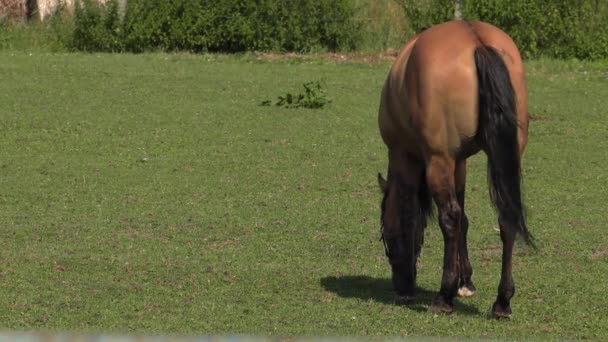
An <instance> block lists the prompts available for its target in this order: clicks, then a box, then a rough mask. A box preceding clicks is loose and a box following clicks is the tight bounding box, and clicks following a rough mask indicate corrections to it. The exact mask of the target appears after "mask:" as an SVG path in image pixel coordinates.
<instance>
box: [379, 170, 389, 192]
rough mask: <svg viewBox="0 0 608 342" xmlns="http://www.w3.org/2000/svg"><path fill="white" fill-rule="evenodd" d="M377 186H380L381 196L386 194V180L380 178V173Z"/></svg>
mask: <svg viewBox="0 0 608 342" xmlns="http://www.w3.org/2000/svg"><path fill="white" fill-rule="evenodd" d="M378 185H379V186H380V191H382V193H383V194H384V193H386V186H387V185H386V180H385V179H384V178H382V174H381V173H380V172H378Z"/></svg>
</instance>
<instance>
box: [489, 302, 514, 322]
mask: <svg viewBox="0 0 608 342" xmlns="http://www.w3.org/2000/svg"><path fill="white" fill-rule="evenodd" d="M511 315H512V312H511V307H510V306H507V307H503V306H501V305H499V304H498V303H494V305H492V310H491V311H490V318H494V319H509V318H511Z"/></svg>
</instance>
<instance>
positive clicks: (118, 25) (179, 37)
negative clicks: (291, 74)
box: [72, 0, 360, 52]
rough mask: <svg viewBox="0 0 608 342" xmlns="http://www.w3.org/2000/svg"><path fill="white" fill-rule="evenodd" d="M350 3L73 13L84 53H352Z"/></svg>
mask: <svg viewBox="0 0 608 342" xmlns="http://www.w3.org/2000/svg"><path fill="white" fill-rule="evenodd" d="M354 14H355V10H354V6H353V5H352V3H351V1H350V0H295V1H282V0H129V1H128V3H127V8H126V13H125V15H124V19H123V20H122V21H121V20H120V16H119V15H118V6H117V3H116V1H115V0H112V1H111V2H109V3H107V4H106V5H105V6H103V5H95V4H93V3H92V2H91V0H87V1H85V2H84V4H83V6H78V7H77V9H76V11H75V16H74V21H75V30H74V39H73V44H72V45H73V47H74V48H76V49H78V50H83V51H121V50H124V51H131V52H143V51H149V50H162V51H177V50H185V51H192V52H201V51H210V52H240V51H252V50H262V51H270V50H272V51H296V52H307V51H311V50H331V51H335V50H353V49H355V48H356V47H357V44H358V41H359V37H360V34H359V26H358V25H357V24H356V22H355V20H353V18H354Z"/></svg>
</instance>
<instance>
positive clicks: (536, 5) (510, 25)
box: [395, 0, 608, 60]
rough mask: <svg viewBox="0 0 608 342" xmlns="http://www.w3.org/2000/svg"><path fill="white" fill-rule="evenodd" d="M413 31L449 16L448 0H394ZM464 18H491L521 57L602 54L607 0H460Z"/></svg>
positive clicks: (606, 44) (607, 38)
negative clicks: (461, 0) (510, 39)
mask: <svg viewBox="0 0 608 342" xmlns="http://www.w3.org/2000/svg"><path fill="white" fill-rule="evenodd" d="M395 1H397V2H398V3H399V4H400V5H401V7H402V8H403V10H404V12H405V13H406V15H407V17H408V19H409V21H410V25H411V26H412V29H413V30H414V31H416V32H419V31H422V30H424V29H425V28H427V27H429V26H432V25H435V24H438V23H441V22H444V21H447V20H451V19H452V18H453V10H454V4H453V1H452V0H395ZM463 5H464V8H463V14H464V17H465V19H479V20H482V21H485V22H488V23H492V24H494V25H496V26H498V27H500V28H501V29H503V30H504V31H506V32H507V33H509V34H510V35H511V37H512V38H513V40H514V41H515V42H516V44H517V45H518V47H519V48H520V50H521V52H522V54H523V55H524V57H538V56H541V55H544V56H550V57H556V58H573V57H574V58H579V59H596V60H597V59H602V58H607V57H608V35H606V30H608V25H607V24H606V23H607V22H608V2H606V1H598V0H579V1H571V0H554V1H545V0H510V1H503V0H466V1H463Z"/></svg>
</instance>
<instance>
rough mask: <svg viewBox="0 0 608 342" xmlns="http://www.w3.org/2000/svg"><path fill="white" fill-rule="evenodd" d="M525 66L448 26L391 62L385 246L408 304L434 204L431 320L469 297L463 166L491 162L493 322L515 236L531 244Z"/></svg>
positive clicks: (501, 44)
mask: <svg viewBox="0 0 608 342" xmlns="http://www.w3.org/2000/svg"><path fill="white" fill-rule="evenodd" d="M527 106H528V104H527V94H526V84H525V80H524V67H523V64H522V61H521V57H520V54H519V51H518V50H517V47H516V46H515V43H513V40H511V38H510V37H509V36H508V35H507V34H506V33H504V32H503V31H501V30H500V29H498V28H496V27H494V26H492V25H490V24H486V23H483V22H479V21H473V22H468V21H451V22H447V23H443V24H440V25H437V26H433V27H431V28H429V29H427V30H425V31H424V32H422V33H420V34H419V35H417V36H415V37H414V38H413V39H412V40H410V41H409V42H408V43H407V44H406V45H405V47H404V48H403V50H402V51H401V52H400V53H399V56H398V57H397V60H396V61H395V63H394V64H393V66H392V68H391V70H390V72H389V74H388V77H387V79H386V82H385V84H384V88H383V90H382V97H381V101H380V110H379V118H378V121H379V126H380V132H381V135H382V139H383V140H384V142H385V144H386V146H387V147H388V157H389V163H388V177H387V180H386V181H385V180H384V179H383V178H382V176H381V175H380V174H379V175H378V181H379V183H380V187H381V189H382V191H383V194H384V196H383V200H382V214H381V222H382V238H383V241H384V246H385V250H386V255H387V257H388V260H389V263H390V265H391V268H392V275H393V277H392V279H393V287H394V291H395V302H396V303H397V304H407V303H408V302H411V301H412V300H413V299H414V295H415V289H416V258H417V257H418V256H419V254H420V250H421V248H422V242H423V235H424V228H425V226H426V219H427V216H428V215H429V214H430V213H431V209H432V208H431V207H432V203H431V202H432V200H434V201H435V204H436V205H437V211H438V219H439V226H440V227H441V232H442V233H443V240H444V259H443V278H442V280H441V289H440V290H439V294H438V295H437V297H435V299H434V300H433V303H432V305H431V307H430V310H431V311H433V312H446V313H449V312H452V310H453V299H454V297H455V296H456V295H460V296H464V297H468V296H472V295H473V294H474V293H475V286H474V285H473V282H472V280H471V275H472V273H473V270H472V267H471V263H470V262H469V256H468V251H467V230H468V225H469V224H468V220H467V216H466V215H465V213H464V199H465V179H466V160H467V158H468V157H470V156H472V155H474V154H476V153H477V152H479V151H480V150H483V151H484V152H485V153H486V155H487V157H488V183H489V189H490V197H491V199H492V202H493V204H494V206H495V208H496V210H497V212H498V223H499V226H500V238H501V240H502V243H503V252H502V274H501V278H500V284H499V286H498V297H497V299H496V302H495V303H494V305H493V306H492V314H493V315H494V316H495V317H499V318H500V317H509V316H510V315H511V307H510V300H511V297H512V296H513V294H514V292H515V286H514V283H513V278H512V276H511V257H512V252H513V243H514V240H515V237H516V235H517V234H519V235H521V236H522V237H523V238H524V239H525V241H526V242H527V243H528V244H530V245H532V246H533V245H534V244H533V239H532V236H531V235H530V234H529V233H528V229H527V228H526V222H525V215H524V210H523V205H522V198H521V185H520V182H521V171H520V161H521V156H522V154H523V151H524V148H525V146H526V143H527V135H528V120H529V114H528V108H527Z"/></svg>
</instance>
